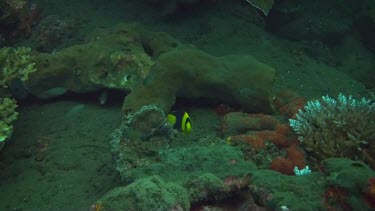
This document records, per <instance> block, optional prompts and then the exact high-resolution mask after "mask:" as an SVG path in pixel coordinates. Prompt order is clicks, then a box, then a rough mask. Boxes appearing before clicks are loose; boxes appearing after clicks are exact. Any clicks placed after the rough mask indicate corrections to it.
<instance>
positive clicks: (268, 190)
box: [250, 170, 325, 211]
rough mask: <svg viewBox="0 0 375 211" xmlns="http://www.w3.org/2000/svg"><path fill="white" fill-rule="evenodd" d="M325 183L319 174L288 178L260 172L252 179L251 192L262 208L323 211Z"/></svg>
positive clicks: (272, 172) (256, 172)
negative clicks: (283, 207) (285, 207)
mask: <svg viewBox="0 0 375 211" xmlns="http://www.w3.org/2000/svg"><path fill="white" fill-rule="evenodd" d="M324 187H325V186H324V181H323V180H322V179H321V177H320V174H319V173H315V172H313V173H312V174H308V175H304V176H287V175H284V174H281V173H279V172H276V171H270V170H258V171H255V172H254V174H253V175H252V177H251V185H250V191H251V194H252V195H253V198H254V199H255V200H256V201H257V202H258V204H259V205H260V206H264V207H266V208H268V209H270V210H280V207H281V206H287V207H288V208H289V209H290V210H300V211H312V210H323V206H322V203H321V201H322V194H323V193H324Z"/></svg>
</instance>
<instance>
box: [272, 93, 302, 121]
mask: <svg viewBox="0 0 375 211" xmlns="http://www.w3.org/2000/svg"><path fill="white" fill-rule="evenodd" d="M274 104H275V107H276V108H277V109H278V110H279V112H280V114H281V115H283V116H285V117H286V118H294V117H295V115H296V113H297V112H298V110H299V109H302V108H303V107H304V106H305V104H306V99H305V98H304V97H302V96H299V95H298V94H297V93H295V92H293V91H289V90H283V91H280V92H279V93H277V97H276V99H275V100H274Z"/></svg>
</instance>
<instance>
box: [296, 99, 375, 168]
mask: <svg viewBox="0 0 375 211" xmlns="http://www.w3.org/2000/svg"><path fill="white" fill-rule="evenodd" d="M289 123H290V126H291V127H292V129H293V130H294V131H295V132H296V133H297V134H298V139H299V140H300V141H301V142H302V145H303V146H304V148H305V149H306V150H307V151H308V152H309V153H310V154H311V155H312V156H313V157H314V159H316V160H321V159H324V158H327V157H348V158H352V159H360V160H364V161H369V162H370V160H373V158H372V157H371V155H375V103H374V102H372V101H371V100H368V99H365V98H362V99H360V100H357V99H354V98H353V97H352V96H351V95H349V96H345V95H343V94H341V93H340V94H339V96H338V97H337V99H334V98H331V97H329V96H323V97H322V99H321V100H315V101H308V102H307V105H306V106H305V107H304V109H303V110H299V112H298V114H297V115H296V119H290V120H289Z"/></svg>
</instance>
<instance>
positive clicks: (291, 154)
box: [286, 145, 306, 169]
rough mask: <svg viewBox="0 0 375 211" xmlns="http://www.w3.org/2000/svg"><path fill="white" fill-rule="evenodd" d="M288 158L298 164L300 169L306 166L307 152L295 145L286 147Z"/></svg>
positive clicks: (295, 164)
mask: <svg viewBox="0 0 375 211" xmlns="http://www.w3.org/2000/svg"><path fill="white" fill-rule="evenodd" d="M286 153H287V159H288V160H290V161H291V162H292V164H293V165H294V166H297V167H298V168H299V169H302V168H305V167H306V163H305V153H303V151H302V150H301V149H299V148H298V147H297V146H295V145H293V146H290V147H288V148H287V149H286Z"/></svg>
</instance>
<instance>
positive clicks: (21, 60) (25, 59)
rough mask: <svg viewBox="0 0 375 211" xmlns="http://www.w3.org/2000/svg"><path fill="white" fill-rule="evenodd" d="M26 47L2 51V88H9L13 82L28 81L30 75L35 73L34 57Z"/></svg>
mask: <svg viewBox="0 0 375 211" xmlns="http://www.w3.org/2000/svg"><path fill="white" fill-rule="evenodd" d="M30 52H31V49H30V48H26V47H18V48H9V47H4V48H1V49H0V66H1V67H2V68H1V71H0V86H1V87H3V88H7V87H8V86H9V84H10V83H11V81H12V80H13V79H15V78H20V79H21V80H22V81H26V80H27V79H28V76H29V74H30V73H32V72H35V71H36V68H35V62H34V57H33V56H31V54H30Z"/></svg>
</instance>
